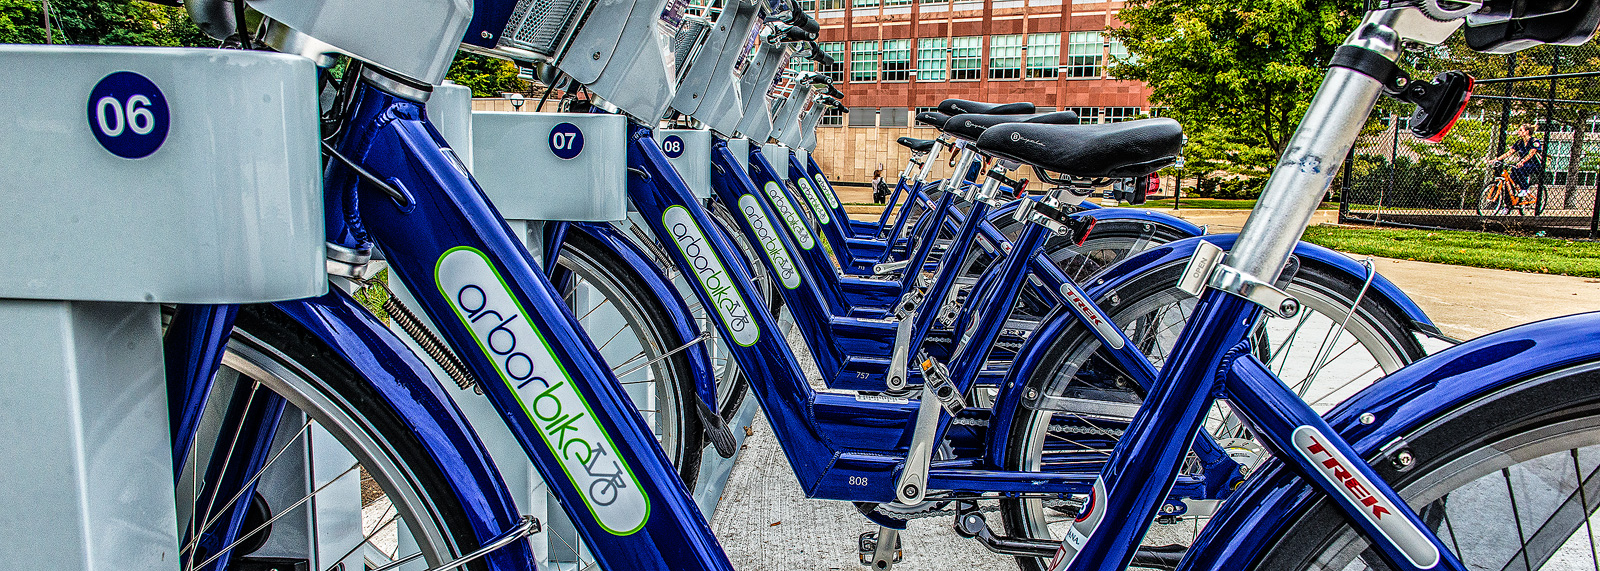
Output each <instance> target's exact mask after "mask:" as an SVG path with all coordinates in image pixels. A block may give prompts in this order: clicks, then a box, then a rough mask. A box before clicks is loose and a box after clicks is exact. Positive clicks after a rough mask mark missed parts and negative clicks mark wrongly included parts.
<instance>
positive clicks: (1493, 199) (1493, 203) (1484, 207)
mask: <svg viewBox="0 0 1600 571" xmlns="http://www.w3.org/2000/svg"><path fill="white" fill-rule="evenodd" d="M1504 196H1505V193H1504V192H1503V191H1501V190H1500V182H1499V181H1495V182H1491V183H1489V185H1488V186H1485V187H1483V190H1482V191H1479V192H1478V216H1496V215H1498V214H1500V209H1501V207H1502V204H1501V203H1502V201H1503V200H1504V198H1503V197H1504Z"/></svg>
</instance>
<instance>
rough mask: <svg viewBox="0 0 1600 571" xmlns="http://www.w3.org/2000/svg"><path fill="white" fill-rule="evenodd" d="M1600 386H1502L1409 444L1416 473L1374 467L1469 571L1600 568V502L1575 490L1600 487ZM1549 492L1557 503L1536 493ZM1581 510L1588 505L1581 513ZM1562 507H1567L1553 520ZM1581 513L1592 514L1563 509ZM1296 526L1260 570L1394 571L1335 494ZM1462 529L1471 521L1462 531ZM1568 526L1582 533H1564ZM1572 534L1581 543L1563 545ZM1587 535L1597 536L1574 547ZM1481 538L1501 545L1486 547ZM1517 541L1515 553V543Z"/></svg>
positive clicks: (1585, 371) (1570, 376) (1595, 379)
mask: <svg viewBox="0 0 1600 571" xmlns="http://www.w3.org/2000/svg"><path fill="white" fill-rule="evenodd" d="M1596 383H1600V363H1587V364H1583V365H1577V366H1573V367H1568V368H1566V369H1563V370H1561V371H1557V372H1554V373H1551V374H1547V375H1543V376H1541V377H1538V378H1535V379H1532V380H1529V381H1524V382H1520V383H1515V384H1511V385H1509V386H1505V387H1502V388H1501V389H1499V390H1498V391H1496V392H1495V393H1492V394H1489V395H1486V396H1485V397H1483V398H1479V399H1476V400H1474V401H1473V402H1472V403H1471V404H1468V405H1466V406H1464V407H1461V408H1459V409H1457V410H1453V411H1441V412H1440V414H1439V415H1438V416H1436V417H1435V420H1433V421H1429V422H1424V423H1420V424H1419V426H1420V428H1418V429H1416V430H1414V431H1412V433H1411V434H1408V435H1405V436H1402V437H1400V440H1401V441H1403V442H1405V443H1406V446H1405V450H1406V451H1408V452H1409V453H1410V454H1411V457H1412V458H1413V462H1412V464H1411V465H1410V466H1409V467H1406V468H1404V469H1402V468H1401V466H1400V465H1399V464H1397V463H1395V462H1386V461H1382V460H1383V459H1382V458H1372V459H1369V461H1371V462H1372V466H1373V468H1374V469H1375V470H1376V471H1377V472H1378V476H1379V477H1381V478H1383V479H1384V480H1385V481H1388V482H1389V483H1390V484H1391V485H1393V486H1394V488H1395V490H1396V491H1398V492H1399V493H1400V495H1401V497H1403V498H1405V499H1406V501H1407V503H1409V504H1410V505H1411V507H1412V508H1413V509H1417V510H1418V513H1419V515H1421V516H1422V517H1423V520H1424V521H1425V522H1426V523H1428V525H1429V526H1430V527H1433V528H1434V529H1435V530H1436V531H1438V532H1439V533H1440V534H1441V535H1440V538H1441V539H1443V540H1444V541H1445V543H1446V545H1447V546H1449V547H1450V548H1451V549H1452V551H1454V552H1455V553H1456V554H1457V555H1458V556H1460V557H1462V558H1463V562H1464V563H1466V564H1467V566H1468V567H1469V568H1473V569H1485V568H1487V569H1501V568H1513V567H1517V568H1540V567H1547V568H1548V566H1549V565H1551V564H1554V567H1555V568H1568V567H1569V565H1568V564H1563V561H1565V562H1567V563H1570V562H1571V560H1570V559H1567V557H1570V556H1576V559H1578V560H1580V561H1583V562H1584V563H1583V567H1584V568H1593V557H1594V552H1595V549H1596V545H1595V540H1594V536H1593V533H1592V531H1589V529H1588V528H1589V527H1590V524H1589V520H1590V519H1591V518H1592V517H1593V516H1594V514H1595V509H1596V506H1597V505H1600V504H1596V501H1595V498H1594V497H1593V496H1591V495H1588V494H1587V493H1584V494H1578V493H1575V492H1576V491H1577V490H1580V489H1583V488H1586V487H1590V486H1592V485H1593V484H1594V482H1595V480H1591V479H1589V478H1587V477H1583V474H1585V473H1589V475H1590V476H1592V475H1593V474H1592V472H1593V468H1594V463H1593V455H1594V454H1596V453H1600V451H1597V450H1595V449H1596V448H1597V446H1596V443H1600V393H1596V391H1594V387H1595V385H1596ZM1580 459H1581V462H1580ZM1530 479H1537V480H1538V481H1537V484H1538V485H1537V486H1528V487H1524V488H1523V489H1522V491H1520V492H1519V491H1517V489H1516V488H1514V487H1513V486H1514V483H1515V482H1523V483H1527V482H1530V481H1532V480H1530ZM1569 480H1570V482H1569ZM1579 482H1581V485H1574V484H1577V483H1579ZM1500 491H1503V493H1504V496H1505V497H1504V498H1501V497H1499V496H1500V495H1501V494H1500V493H1497V492H1500ZM1539 492H1545V493H1546V494H1547V495H1549V494H1550V493H1553V494H1557V495H1556V496H1555V497H1553V498H1543V499H1539V498H1533V497H1531V496H1529V495H1528V494H1536V493H1539ZM1452 494H1459V495H1460V497H1458V498H1457V501H1455V502H1454V507H1455V509H1457V510H1467V511H1470V513H1471V514H1472V515H1471V518H1470V520H1455V519H1452V518H1451V517H1450V515H1451V512H1452V507H1453V506H1452V502H1450V499H1451V496H1452ZM1574 500H1578V501H1580V504H1579V505H1577V506H1573V505H1572V504H1571V502H1572V501H1574ZM1513 502H1515V503H1514V504H1513ZM1552 502H1553V503H1552ZM1551 505H1554V506H1555V507H1556V508H1557V509H1556V510H1552V511H1546V510H1547V509H1548V508H1549V507H1550V506H1551ZM1512 506H1515V507H1512ZM1574 507H1575V508H1578V509H1581V510H1583V511H1584V512H1587V513H1581V514H1574V513H1571V510H1570V509H1568V510H1567V511H1565V512H1563V511H1561V509H1562V508H1574ZM1579 515H1582V516H1583V517H1577V516H1579ZM1500 516H1504V517H1500ZM1541 516H1546V518H1545V519H1542V520H1541V519H1539V518H1540V517H1541ZM1285 521H1286V522H1287V523H1285V525H1283V526H1281V528H1280V529H1281V530H1282V532H1281V533H1280V534H1279V535H1278V536H1277V537H1276V538H1274V540H1273V543H1272V546H1271V548H1270V549H1264V550H1262V551H1263V553H1262V554H1261V555H1260V557H1259V558H1258V559H1257V560H1256V561H1255V562H1254V565H1253V568H1256V569H1321V568H1334V569H1360V568H1362V567H1363V564H1364V563H1368V562H1370V563H1369V564H1367V565H1366V567H1368V568H1371V566H1372V565H1377V566H1378V568H1387V566H1386V565H1384V564H1383V563H1381V562H1379V558H1378V556H1377V554H1376V553H1374V552H1372V551H1370V546H1369V544H1368V543H1367V541H1366V539H1365V538H1364V537H1362V536H1361V535H1360V532H1358V531H1356V530H1354V529H1353V528H1351V527H1350V525H1349V524H1348V522H1347V520H1346V517H1345V515H1344V514H1343V513H1341V512H1340V510H1339V509H1338V508H1337V507H1336V506H1335V505H1333V503H1332V501H1330V500H1329V499H1328V498H1327V497H1326V496H1324V497H1322V498H1320V499H1318V500H1317V501H1316V502H1315V503H1313V504H1310V505H1308V506H1307V507H1306V508H1305V509H1303V510H1302V511H1301V512H1300V513H1299V514H1296V515H1293V516H1291V518H1289V519H1287V520H1285ZM1462 521H1469V522H1470V523H1469V525H1465V526H1461V525H1458V524H1460V523H1462ZM1540 522H1542V523H1540ZM1565 526H1571V529H1570V530H1568V531H1565V532H1564V531H1563V530H1562V528H1563V527H1565ZM1526 532H1533V533H1531V534H1527V533H1526ZM1546 532H1550V533H1554V534H1556V535H1553V536H1552V535H1546ZM1563 533H1569V534H1570V535H1569V536H1568V537H1566V538H1565V539H1564V540H1563V538H1562V537H1561V534H1563ZM1580 535H1582V536H1586V537H1585V538H1584V540H1582V541H1578V542H1577V543H1579V544H1581V545H1578V546H1576V547H1574V545H1573V543H1574V540H1576V539H1577V538H1578V537H1579V536H1580ZM1530 536H1531V538H1532V539H1533V540H1534V541H1530V540H1529V539H1530ZM1479 538H1492V539H1493V540H1484V541H1475V539H1479ZM1512 540H1515V541H1516V544H1514V545H1512V544H1509V543H1507V542H1509V541H1512ZM1579 550H1581V551H1582V552H1581V553H1574V551H1579ZM1508 552H1509V553H1508ZM1513 559H1522V560H1521V561H1512V560H1513ZM1536 561H1537V562H1538V563H1537V564H1536V563H1534V562H1536ZM1506 563H1511V564H1509V565H1507V564H1506Z"/></svg>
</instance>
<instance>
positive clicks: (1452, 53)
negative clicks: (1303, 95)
mask: <svg viewBox="0 0 1600 571" xmlns="http://www.w3.org/2000/svg"><path fill="white" fill-rule="evenodd" d="M1405 63H1406V64H1408V65H1407V67H1408V68H1409V69H1410V74H1411V76H1412V77H1413V78H1414V79H1418V80H1427V79H1431V78H1432V77H1433V76H1434V74H1436V73H1439V72H1442V71H1446V70H1452V69H1459V70H1464V71H1467V72H1468V73H1470V74H1471V75H1472V76H1473V77H1476V78H1480V79H1479V80H1478V81H1477V83H1476V85H1475V86H1474V87H1473V96H1472V101H1471V102H1470V103H1469V104H1468V107H1467V110H1466V112H1465V113H1464V114H1463V115H1462V116H1461V118H1460V120H1459V121H1457V123H1456V125H1455V127H1454V128H1453V129H1451V131H1450V133H1449V134H1448V135H1447V136H1446V137H1445V138H1444V140H1442V141H1440V142H1436V143H1430V142H1427V141H1423V140H1421V139H1418V138H1416V137H1415V136H1413V135H1412V134H1411V132H1410V130H1409V129H1408V127H1409V126H1408V125H1407V122H1408V119H1409V117H1410V114H1411V111H1412V107H1411V106H1410V105H1405V104H1401V103H1398V102H1395V101H1392V100H1388V99H1385V101H1384V102H1383V103H1382V104H1380V105H1379V107H1378V109H1377V110H1376V111H1374V112H1373V116H1372V118H1371V119H1369V120H1368V122H1367V125H1366V127H1365V128H1364V129H1363V131H1362V135H1361V137H1360V138H1359V139H1357V142H1356V145H1355V147H1354V148H1353V149H1352V150H1351V157H1350V158H1349V160H1348V161H1347V162H1346V166H1345V171H1344V172H1343V173H1341V180H1340V182H1341V184H1340V188H1341V192H1340V205H1339V219H1340V221H1348V222H1361V223H1368V224H1383V225H1395V226H1414V227H1428V228H1456V229H1463V230H1480V231H1490V232H1506V233H1513V234H1539V233H1543V235H1549V236H1564V237H1577V238H1595V237H1600V236H1597V230H1600V228H1597V215H1600V208H1597V203H1600V186H1597V183H1600V181H1597V180H1596V178H1597V177H1596V173H1597V172H1600V48H1597V46H1596V45H1595V44H1594V43H1589V44H1585V45H1583V46H1576V47H1561V46H1540V47H1537V48H1533V49H1529V50H1525V51H1522V52H1519V53H1515V54H1508V55H1488V54H1477V53H1473V52H1472V51H1470V50H1468V49H1467V48H1466V46H1464V45H1461V44H1460V43H1459V40H1457V43H1452V44H1447V45H1444V46H1439V47H1437V48H1435V49H1432V50H1427V51H1423V52H1421V53H1418V54H1416V55H1414V56H1411V57H1409V58H1408V61H1407V62H1405ZM1525 125H1527V126H1531V127H1530V128H1528V131H1530V132H1531V136H1530V137H1526V138H1525V137H1523V136H1522V135H1521V134H1520V133H1519V131H1520V130H1522V129H1523V127H1524V126H1525ZM1526 149H1532V150H1534V151H1535V152H1537V154H1536V155H1534V156H1533V157H1532V158H1529V157H1528V155H1529V153H1528V152H1526V151H1525V150H1526ZM1495 159H1502V160H1500V161H1495ZM1524 159H1526V160H1524ZM1519 163H1520V166H1519ZM1502 177H1507V178H1509V179H1510V184H1507V183H1504V182H1500V179H1501V178H1502ZM1513 185H1514V186H1513Z"/></svg>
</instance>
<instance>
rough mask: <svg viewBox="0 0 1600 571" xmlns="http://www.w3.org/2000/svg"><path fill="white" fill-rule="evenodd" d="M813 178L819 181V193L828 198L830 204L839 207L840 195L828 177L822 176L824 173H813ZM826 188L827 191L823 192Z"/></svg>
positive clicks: (832, 206)
mask: <svg viewBox="0 0 1600 571" xmlns="http://www.w3.org/2000/svg"><path fill="white" fill-rule="evenodd" d="M811 179H812V180H815V181H817V194H821V195H822V197H823V198H826V199H827V200H828V206H829V207H831V208H838V207H839V197H838V196H836V193H835V192H834V191H833V185H831V184H828V179H825V178H822V173H817V174H814V175H811ZM824 190H826V191H827V192H823V191H824Z"/></svg>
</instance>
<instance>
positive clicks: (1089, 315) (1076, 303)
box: [1061, 283, 1122, 349]
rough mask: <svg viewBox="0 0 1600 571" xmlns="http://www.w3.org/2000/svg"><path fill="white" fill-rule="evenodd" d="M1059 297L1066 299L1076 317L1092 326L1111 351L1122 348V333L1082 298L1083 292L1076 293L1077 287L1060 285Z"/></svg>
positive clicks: (1098, 309)
mask: <svg viewBox="0 0 1600 571" xmlns="http://www.w3.org/2000/svg"><path fill="white" fill-rule="evenodd" d="M1061 297H1065V298H1067V302H1068V303H1070V304H1072V309H1073V310H1074V311H1077V312H1078V316H1080V317H1082V318H1083V320H1084V321H1086V322H1088V323H1089V324H1090V325H1093V326H1094V329H1095V331H1098V332H1100V336H1101V337H1103V338H1104V339H1105V342H1106V345H1107V346H1109V347H1111V348H1112V349H1121V348H1122V333H1121V332H1120V331H1117V326H1115V325H1112V324H1111V320H1109V319H1106V316H1105V314H1102V313H1100V308H1097V307H1095V306H1094V304H1092V303H1089V300H1088V299H1086V298H1084V297H1083V292H1081V291H1078V286H1075V285H1072V284H1071V283H1064V284H1061Z"/></svg>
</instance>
